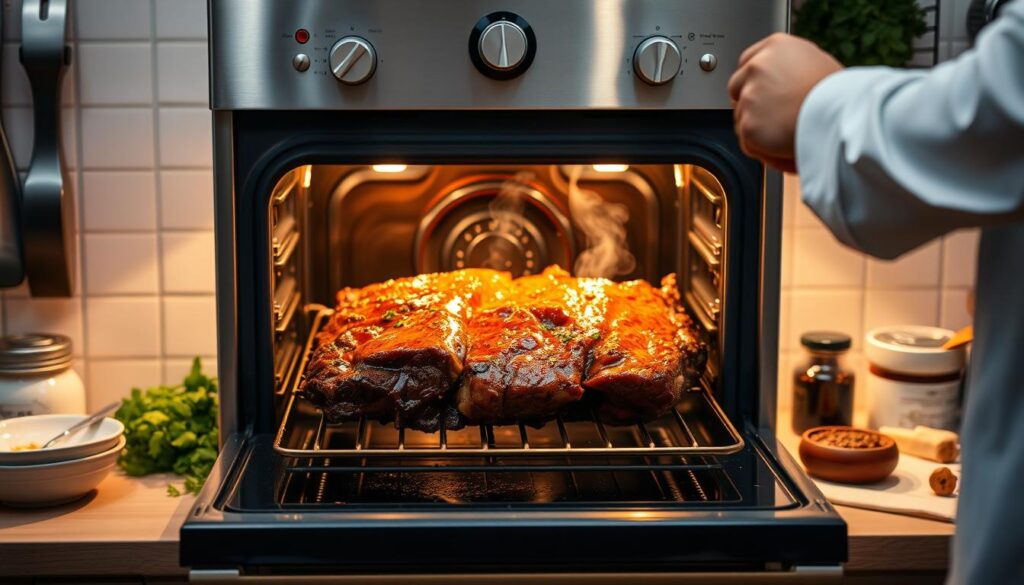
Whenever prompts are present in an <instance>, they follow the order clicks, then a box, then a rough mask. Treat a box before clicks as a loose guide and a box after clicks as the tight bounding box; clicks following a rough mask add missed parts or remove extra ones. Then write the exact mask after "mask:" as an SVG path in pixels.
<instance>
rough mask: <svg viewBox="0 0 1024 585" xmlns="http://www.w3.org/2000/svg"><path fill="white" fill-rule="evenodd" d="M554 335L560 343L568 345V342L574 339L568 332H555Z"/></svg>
mask: <svg viewBox="0 0 1024 585" xmlns="http://www.w3.org/2000/svg"><path fill="white" fill-rule="evenodd" d="M554 335H555V337H557V338H558V339H559V340H560V341H561V342H562V343H569V342H570V341H572V340H573V338H574V337H575V336H574V335H573V334H572V333H570V332H568V331H556V332H555V333H554Z"/></svg>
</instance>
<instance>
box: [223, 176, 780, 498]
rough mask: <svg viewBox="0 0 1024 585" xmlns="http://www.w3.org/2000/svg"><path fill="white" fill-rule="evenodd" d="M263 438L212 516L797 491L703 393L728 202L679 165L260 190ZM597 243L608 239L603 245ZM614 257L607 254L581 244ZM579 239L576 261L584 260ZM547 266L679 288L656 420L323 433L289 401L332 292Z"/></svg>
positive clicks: (288, 184) (311, 180)
mask: <svg viewBox="0 0 1024 585" xmlns="http://www.w3.org/2000/svg"><path fill="white" fill-rule="evenodd" d="M267 217H268V218H269V222H268V225H267V230H268V231H269V239H268V241H269V242H270V247H271V250H270V253H269V255H268V258H269V262H270V264H271V269H270V270H269V271H268V274H269V275H270V282H268V283H267V284H268V286H269V287H270V288H269V290H270V291H272V294H270V295H269V298H271V299H272V303H271V305H272V306H271V307H270V310H271V315H270V322H271V324H272V326H273V331H274V334H273V349H274V353H273V355H274V395H275V400H274V412H275V424H276V425H277V426H278V430H277V433H276V436H265V435H260V436H257V437H256V438H255V442H256V443H269V444H267V445H258V444H257V445H255V446H254V447H253V448H252V449H251V450H249V451H248V454H247V457H248V458H249V460H247V461H245V462H244V465H245V466H246V467H255V468H256V469H263V470H266V469H273V470H274V472H273V473H261V474H241V475H239V476H238V478H237V481H236V482H235V484H234V485H232V486H230V489H228V490H227V491H226V492H225V493H224V494H223V495H222V497H223V504H224V506H225V508H226V509H228V510H236V511H245V510H252V509H267V508H268V507H269V508H271V509H278V510H307V511H310V510H316V509H323V510H330V511H338V510H347V509H348V510H367V509H381V508H384V509H387V508H400V509H409V508H416V507H428V508H433V507H438V506H442V507H445V506H448V507H451V506H457V507H460V508H478V507H485V508H486V507H493V506H499V507H503V508H507V507H509V506H513V507H519V506H524V507H528V508H535V507H538V506H541V507H544V506H548V507H550V506H563V507H564V506H568V507H577V508H578V507H589V506H598V507H600V508H601V509H611V508H616V507H626V508H634V509H635V508H637V507H638V506H639V507H641V508H644V509H649V508H651V507H658V506H676V507H678V506H685V507H693V506H728V507H730V508H737V507H739V508H743V507H747V506H751V507H757V508H764V507H766V506H767V507H769V508H787V507H793V506H797V505H798V504H799V503H800V499H799V498H800V497H799V493H798V491H797V490H794V489H792V486H790V485H788V484H787V482H786V480H785V478H784V477H783V474H780V473H779V471H778V470H777V469H774V468H773V466H772V465H771V464H770V463H769V460H770V458H768V457H765V456H763V453H761V452H762V451H763V450H764V449H766V447H765V446H764V445H761V444H759V443H758V442H757V441H755V440H750V439H747V440H744V438H743V437H742V435H741V432H740V431H737V428H736V426H734V424H733V423H734V421H733V420H731V419H730V416H729V415H727V414H726V413H725V412H723V410H722V409H721V408H720V407H719V406H718V404H717V402H716V401H715V395H716V394H717V393H719V391H720V386H721V379H720V378H721V377H720V375H719V366H720V356H721V353H722V351H723V347H724V339H723V335H722V330H723V328H722V324H723V323H722V322H723V319H724V316H725V315H726V311H724V310H723V309H724V306H725V303H726V302H727V294H728V290H729V289H728V287H727V283H726V280H727V274H728V263H729V259H730V254H729V251H730V250H729V235H730V223H729V218H730V207H729V196H728V193H726V190H725V189H724V188H723V185H722V182H720V181H719V180H718V179H717V178H716V177H715V175H714V174H713V173H711V172H709V171H708V170H706V169H704V168H702V167H700V166H697V165H692V164H635V165H627V164H619V163H614V164H613V163H602V164H573V165H565V164H520V165H483V164H472V165H458V164H441V165H406V164H399V163H381V164H375V165H302V166H298V167H295V168H293V169H292V170H290V171H289V172H287V173H286V174H284V176H282V177H281V178H280V180H279V181H278V182H277V184H276V185H275V187H274V189H273V192H272V193H271V195H270V197H269V210H268V215H267ZM609 241H611V243H609ZM597 249H601V250H607V249H614V253H613V254H612V255H611V257H608V255H606V254H597V253H595V252H593V250H597ZM588 250H591V252H590V253H589V254H588V252H587V251H588ZM549 264H559V265H561V266H563V267H565V268H568V269H570V270H573V269H578V270H581V271H587V272H589V273H591V274H593V273H594V271H595V270H598V271H604V272H603V274H605V275H607V276H609V277H613V278H615V279H646V280H648V281H650V282H652V283H655V284H656V283H659V282H660V280H661V278H662V277H663V276H665V275H666V274H668V273H672V272H675V273H677V274H678V275H679V277H680V278H679V279H678V285H679V287H680V289H681V290H680V292H681V297H682V298H683V300H684V303H685V304H686V306H687V308H688V310H689V312H690V314H691V315H692V316H693V318H694V321H695V322H696V323H697V324H698V326H699V328H700V330H701V331H702V332H703V334H704V335H705V337H706V341H707V344H708V346H709V350H710V355H709V360H708V366H707V368H706V371H705V372H704V376H703V378H702V379H701V380H700V381H699V386H700V387H698V388H694V389H693V390H692V391H691V392H687V393H685V394H684V397H683V400H682V402H681V403H680V404H679V406H678V407H677V409H676V411H675V412H673V413H671V414H670V415H667V416H665V417H662V419H659V420H656V421H649V422H645V423H638V424H636V425H632V426H611V425H605V424H602V423H601V422H600V420H598V419H597V418H596V417H592V416H590V415H589V413H585V412H576V413H572V412H570V413H567V414H566V415H565V416H563V417H559V418H558V419H557V420H555V421H552V422H550V423H547V424H544V425H543V426H540V427H532V426H528V425H502V426H489V425H484V426H479V427H477V426H471V427H467V428H464V429H461V430H445V429H443V428H442V430H441V431H440V432H439V433H432V434H429V433H422V432H418V431H412V430H407V429H396V428H394V427H393V426H392V425H389V424H381V423H377V422H374V421H368V420H361V421H357V422H352V423H343V424H333V425H332V424H326V423H325V422H324V420H323V419H322V417H321V416H320V414H319V411H318V410H317V409H316V408H315V407H313V406H312V405H311V404H309V403H307V402H306V401H304V400H303V399H301V398H298V397H296V396H295V395H294V391H295V388H296V387H297V385H298V383H299V381H300V379H301V375H302V371H303V369H304V367H305V361H306V358H307V357H308V355H309V353H310V350H311V347H312V335H313V334H314V333H315V332H316V331H317V330H318V329H319V328H320V327H321V326H322V324H323V322H324V320H325V318H326V316H327V315H328V314H329V310H330V307H331V306H332V305H333V303H334V300H333V299H334V294H335V292H336V291H337V290H338V289H339V288H342V287H345V286H362V285H366V284H369V283H372V282H377V281H382V280H386V279H388V278H395V277H402V276H409V275H414V274H419V273H424V272H433V271H441V270H454V269H459V268H464V267H490V268H497V269H502V270H508V271H510V272H512V273H513V274H514V275H523V274H530V273H535V272H539V271H541V270H543V268H544V267H545V266H547V265H549Z"/></svg>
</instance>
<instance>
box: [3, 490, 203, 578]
mask: <svg viewBox="0 0 1024 585" xmlns="http://www.w3.org/2000/svg"><path fill="white" fill-rule="evenodd" d="M168 483H173V484H174V485H175V486H177V487H178V488H181V478H178V477H176V476H173V475H170V474H154V475H150V476H146V477H142V478H135V477H127V476H125V475H124V474H123V473H122V472H121V471H120V470H116V471H114V472H113V473H111V474H110V475H109V476H108V477H107V478H106V479H105V480H103V483H101V484H100V485H99V487H98V489H97V490H95V491H94V492H93V493H91V494H90V495H88V496H86V497H85V498H83V499H81V500H78V501H76V502H71V503H69V504H65V505H63V506H57V507H54V508H38V509H24V508H10V507H6V506H0V559H2V560H0V566H2V567H3V568H2V570H0V574H2V575H4V576H5V577H24V576H32V575H40V574H44V575H77V576H81V575H119V576H164V575H179V576H184V575H185V574H186V572H185V571H184V570H183V569H182V568H181V567H180V566H179V565H178V528H179V527H180V526H181V524H182V522H184V521H185V516H186V515H187V514H188V512H189V510H190V509H191V507H192V502H193V500H194V497H192V496H188V495H183V496H181V497H177V498H172V497H169V496H168V495H167V484H168Z"/></svg>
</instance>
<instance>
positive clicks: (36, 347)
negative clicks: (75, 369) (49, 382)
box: [0, 333, 71, 374]
mask: <svg viewBox="0 0 1024 585" xmlns="http://www.w3.org/2000/svg"><path fill="white" fill-rule="evenodd" d="M69 367H71V339H70V338H68V337H67V336H64V335H51V334H49V333H26V334H23V335H8V336H6V337H0V374H48V373H50V372H60V371H62V370H66V369H68V368H69Z"/></svg>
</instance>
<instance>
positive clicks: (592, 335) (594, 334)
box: [587, 329, 601, 341]
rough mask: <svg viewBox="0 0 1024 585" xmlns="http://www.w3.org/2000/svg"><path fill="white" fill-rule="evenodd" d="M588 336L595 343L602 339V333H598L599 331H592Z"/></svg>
mask: <svg viewBox="0 0 1024 585" xmlns="http://www.w3.org/2000/svg"><path fill="white" fill-rule="evenodd" d="M587 335H589V336H590V338H591V339H593V340H594V341H597V340H598V339H601V332H600V331H598V330H597V329H591V330H590V333H588V334H587Z"/></svg>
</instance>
